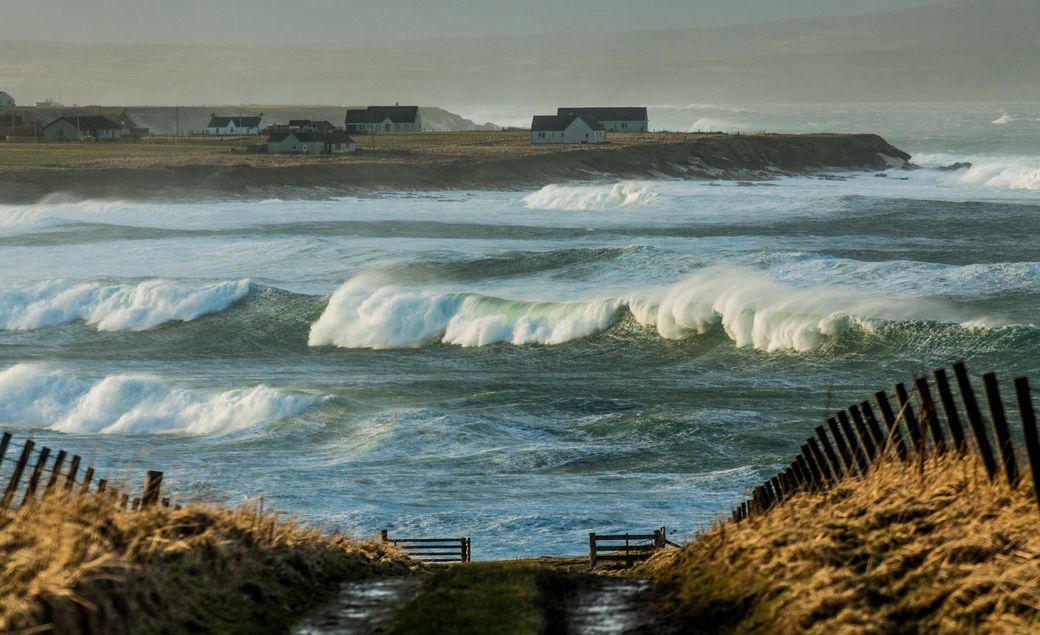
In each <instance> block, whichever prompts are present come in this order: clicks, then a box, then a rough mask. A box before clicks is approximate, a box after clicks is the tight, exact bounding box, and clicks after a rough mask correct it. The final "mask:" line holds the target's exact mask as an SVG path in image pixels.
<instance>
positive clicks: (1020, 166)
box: [957, 157, 1040, 192]
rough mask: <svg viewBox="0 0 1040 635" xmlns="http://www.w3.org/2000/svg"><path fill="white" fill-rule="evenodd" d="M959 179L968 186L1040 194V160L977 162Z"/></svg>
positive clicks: (961, 174)
mask: <svg viewBox="0 0 1040 635" xmlns="http://www.w3.org/2000/svg"><path fill="white" fill-rule="evenodd" d="M957 179H958V180H959V181H960V182H961V183H964V184H968V185H981V186H983V187H987V188H992V189H1002V190H1029V191H1033V192H1040V160H1038V159H1036V158H1025V157H1021V158H1012V157H1008V158H1006V159H1001V160H991V161H977V162H973V163H972V166H971V167H970V168H969V169H968V170H967V171H965V172H963V173H960V174H958V175H957Z"/></svg>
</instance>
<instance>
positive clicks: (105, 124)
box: [44, 115, 122, 132]
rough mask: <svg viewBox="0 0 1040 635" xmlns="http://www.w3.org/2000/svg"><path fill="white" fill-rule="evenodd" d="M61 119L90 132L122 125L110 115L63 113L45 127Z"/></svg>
mask: <svg viewBox="0 0 1040 635" xmlns="http://www.w3.org/2000/svg"><path fill="white" fill-rule="evenodd" d="M59 121H67V122H69V123H70V124H72V125H73V126H77V127H79V130H80V132H90V131H93V130H121V129H122V126H120V125H119V124H117V123H116V122H114V121H112V120H111V119H109V118H108V117H100V116H97V115H81V116H79V117H77V116H76V115H62V116H61V117H58V118H57V119H55V120H54V121H52V122H50V123H49V124H47V125H46V126H44V129H47V128H50V127H51V126H53V125H54V124H56V123H58V122H59Z"/></svg>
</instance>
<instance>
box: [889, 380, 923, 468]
mask: <svg viewBox="0 0 1040 635" xmlns="http://www.w3.org/2000/svg"><path fill="white" fill-rule="evenodd" d="M892 390H893V391H894V392H895V393H896V403H898V404H899V417H897V419H898V418H900V417H901V418H902V419H903V423H905V424H906V431H907V433H909V434H910V444H911V445H912V446H913V449H914V450H915V451H916V452H918V453H919V454H921V456H924V454H925V447H924V436H923V435H922V434H921V426H920V425H919V424H918V422H917V416H916V415H915V414H914V404H913V403H911V402H910V395H908V394H907V392H906V386H904V385H903V384H901V383H900V384H896V385H895V386H893V387H892Z"/></svg>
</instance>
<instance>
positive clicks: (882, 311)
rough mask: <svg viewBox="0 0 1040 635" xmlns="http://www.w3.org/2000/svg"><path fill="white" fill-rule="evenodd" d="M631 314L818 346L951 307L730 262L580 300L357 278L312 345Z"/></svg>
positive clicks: (337, 297) (387, 343) (440, 337)
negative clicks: (807, 284)
mask: <svg viewBox="0 0 1040 635" xmlns="http://www.w3.org/2000/svg"><path fill="white" fill-rule="evenodd" d="M626 314H630V315H631V316H632V317H633V318H634V319H635V320H636V321H637V322H638V323H639V324H641V325H643V326H645V327H647V328H653V329H654V330H656V332H657V333H658V334H659V335H660V336H661V337H663V338H667V339H683V338H686V337H690V336H693V335H698V334H700V335H703V334H706V333H708V332H709V331H711V330H713V329H716V328H721V329H722V330H723V331H724V332H725V334H726V335H727V336H728V337H729V338H730V339H731V340H732V341H733V342H734V344H736V345H737V346H740V347H753V348H756V349H759V350H763V351H781V350H790V351H810V350H813V349H816V348H819V347H821V346H823V345H825V344H827V343H828V342H830V341H833V340H834V338H836V337H838V336H840V335H841V334H843V333H845V332H847V331H849V330H850V329H853V328H858V329H866V330H870V329H873V328H875V327H877V326H880V325H881V324H884V323H888V322H892V321H901V320H932V319H935V316H943V315H950V310H949V308H948V307H942V306H939V305H938V304H937V303H935V302H932V301H929V300H925V299H920V298H902V299H900V298H892V297H884V298H882V297H877V296H872V295H870V294H867V293H865V292H863V291H860V290H855V289H849V288H841V287H824V288H798V287H792V286H788V285H784V284H781V283H779V282H776V281H775V280H773V279H771V278H769V277H768V276H766V275H764V274H761V273H757V272H754V271H748V270H745V269H738V268H730V267H712V268H708V269H704V270H701V271H699V272H698V273H696V274H694V275H692V276H690V277H689V278H687V279H685V280H682V281H681V282H678V283H676V284H673V285H669V286H665V287H660V288H656V289H649V290H641V291H637V292H634V293H631V294H628V295H624V296H621V297H612V298H598V299H588V300H583V301H574V302H540V301H526V300H507V299H502V298H496V297H493V296H489V295H485V294H480V293H461V292H447V293H446V292H439V291H433V290H429V289H421V288H420V289H416V288H411V287H407V286H392V285H391V286H376V285H370V284H367V281H366V279H365V278H364V277H363V276H362V277H360V278H357V279H354V280H351V281H348V282H347V283H345V284H344V285H343V286H342V287H340V289H339V290H337V291H336V293H335V294H333V296H332V297H331V298H330V299H329V303H328V306H327V307H326V308H325V312H324V313H323V314H322V316H321V318H320V319H319V320H318V321H317V322H316V323H314V325H313V326H312V327H311V332H310V338H309V343H310V345H311V346H327V345H332V346H339V347H344V348H395V347H406V346H419V345H422V344H424V343H428V342H433V341H439V342H442V343H445V344H454V345H458V346H485V345H488V344H494V343H500V342H510V343H512V344H560V343H563V342H567V341H571V340H575V339H578V338H582V337H587V336H589V335H592V334H594V333H597V332H599V331H602V330H604V329H606V328H608V327H610V326H612V325H614V324H616V323H617V322H618V321H619V320H620V319H622V317H623V316H624V315H626Z"/></svg>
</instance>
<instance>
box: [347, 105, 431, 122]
mask: <svg viewBox="0 0 1040 635" xmlns="http://www.w3.org/2000/svg"><path fill="white" fill-rule="evenodd" d="M387 119H389V120H390V121H391V122H392V123H418V122H419V107H418V106H369V107H368V108H365V109H364V110H361V109H354V108H352V109H349V110H347V117H346V119H345V123H346V124H347V125H350V124H365V123H367V124H373V123H383V122H384V121H386V120H387Z"/></svg>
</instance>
